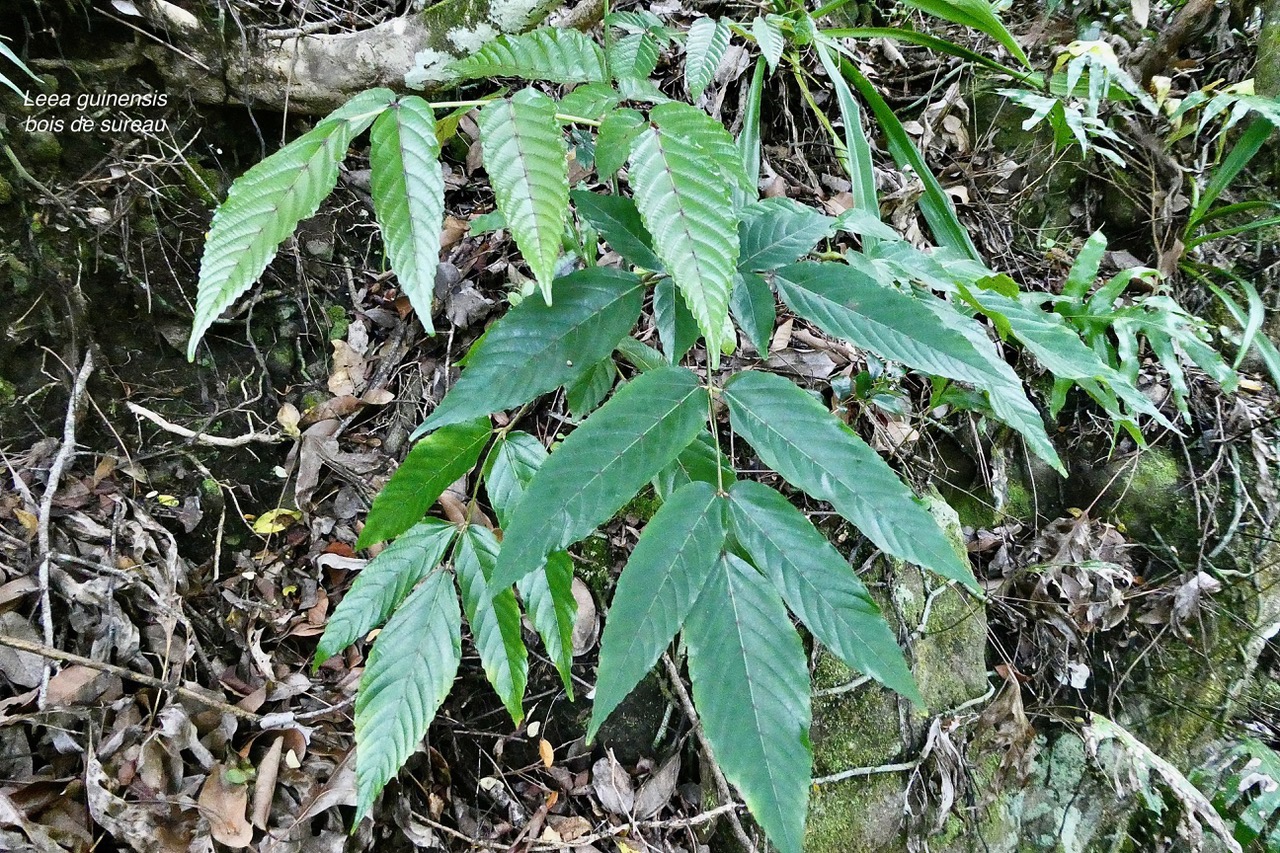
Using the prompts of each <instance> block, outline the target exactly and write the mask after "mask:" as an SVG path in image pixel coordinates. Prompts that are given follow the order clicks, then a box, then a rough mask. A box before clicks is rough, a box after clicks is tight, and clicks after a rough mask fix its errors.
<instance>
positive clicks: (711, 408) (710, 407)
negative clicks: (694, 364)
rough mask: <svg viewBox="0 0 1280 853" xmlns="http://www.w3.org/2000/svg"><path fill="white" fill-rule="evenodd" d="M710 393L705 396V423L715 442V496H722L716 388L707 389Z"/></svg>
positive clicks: (722, 476)
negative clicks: (708, 426)
mask: <svg viewBox="0 0 1280 853" xmlns="http://www.w3.org/2000/svg"><path fill="white" fill-rule="evenodd" d="M708 390H709V391H711V392H712V393H709V394H707V422H708V424H709V425H710V427H711V437H712V438H713V439H715V442H716V494H718V495H723V494H724V493H725V491H724V466H722V465H721V464H720V458H721V457H722V456H723V455H724V454H723V453H722V452H721V450H720V430H718V429H716V404H715V399H714V396H713V395H714V392H715V391H718V390H719V389H718V388H714V387H710V388H708Z"/></svg>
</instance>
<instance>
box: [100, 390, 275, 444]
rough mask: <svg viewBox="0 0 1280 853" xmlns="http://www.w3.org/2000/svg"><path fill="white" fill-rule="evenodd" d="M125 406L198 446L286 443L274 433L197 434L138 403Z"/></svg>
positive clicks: (126, 403)
mask: <svg viewBox="0 0 1280 853" xmlns="http://www.w3.org/2000/svg"><path fill="white" fill-rule="evenodd" d="M125 405H126V406H127V407H128V408H129V411H131V412H133V413H134V414H135V415H137V416H138V417H140V418H146V419H147V420H149V421H151V422H152V423H153V424H155V425H156V426H158V427H160V429H162V430H164V431H165V432H171V433H173V434H174V435H180V436H182V437H183V438H189V439H191V440H192V441H194V442H195V443H196V444H207V445H209V446H210V447H244V446H245V445H246V444H254V443H255V442H256V443H258V444H279V443H280V442H282V441H284V436H282V435H276V434H274V433H263V432H249V433H246V434H245V435H238V436H236V437H235V438H223V437H222V436H220V435H206V434H204V433H202V432H196V431H195V430H193V429H188V428H186V427H184V426H178V425H177V424H175V423H170V422H169V421H167V420H165V419H164V418H163V417H161V416H160V415H158V414H156V413H155V412H153V411H151V410H150V409H148V408H145V407H143V406H139V405H138V404H137V403H134V402H131V401H126V402H125Z"/></svg>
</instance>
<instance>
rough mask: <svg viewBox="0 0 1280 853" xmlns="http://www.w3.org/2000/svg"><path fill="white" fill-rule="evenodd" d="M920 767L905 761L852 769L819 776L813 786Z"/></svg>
mask: <svg viewBox="0 0 1280 853" xmlns="http://www.w3.org/2000/svg"><path fill="white" fill-rule="evenodd" d="M919 766H920V762H919V761H904V762H902V763H901V764H881V765H879V766H878V767H851V768H849V769H848V770H841V771H840V772H839V773H832V774H831V775H830V776H819V777H818V778H817V779H814V780H813V784H815V785H829V784H831V783H832V782H842V781H844V780H845V779H853V778H855V777H857V776H874V775H875V774H877V773H902V772H905V771H907V770H915V769H916V768H917V767H919Z"/></svg>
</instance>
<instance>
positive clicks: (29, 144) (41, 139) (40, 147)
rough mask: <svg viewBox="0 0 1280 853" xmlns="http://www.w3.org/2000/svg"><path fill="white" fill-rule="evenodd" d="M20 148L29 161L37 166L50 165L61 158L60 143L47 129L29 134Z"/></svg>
mask: <svg viewBox="0 0 1280 853" xmlns="http://www.w3.org/2000/svg"><path fill="white" fill-rule="evenodd" d="M22 148H23V151H24V152H25V153H26V155H27V157H28V158H29V159H30V160H31V162H32V163H34V164H36V165H39V166H51V165H53V164H55V163H57V162H58V160H60V159H61V158H62V143H61V142H59V141H58V137H56V136H54V135H53V134H52V133H49V132H48V131H44V130H38V131H35V132H34V133H31V134H29V135H28V136H27V139H26V144H25V145H23V146H22Z"/></svg>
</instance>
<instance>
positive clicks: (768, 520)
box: [729, 481, 924, 705]
mask: <svg viewBox="0 0 1280 853" xmlns="http://www.w3.org/2000/svg"><path fill="white" fill-rule="evenodd" d="M729 518H730V520H731V524H732V529H733V534H734V536H735V537H736V538H737V540H738V544H740V545H741V546H742V547H743V548H744V549H745V550H746V552H747V555H748V556H749V557H750V558H751V562H753V563H755V564H756V565H757V566H759V567H760V569H761V570H762V571H763V572H764V573H765V575H767V576H768V578H769V580H770V581H772V582H773V585H774V587H775V588H777V590H778V592H779V593H781V594H782V597H783V598H784V599H785V600H786V602H787V606H788V607H790V608H791V611H792V612H793V613H795V614H796V615H797V616H799V617H800V621H801V622H803V623H804V624H805V626H806V627H807V628H808V629H809V630H810V631H812V632H813V635H814V636H815V637H817V638H818V640H820V641H821V642H822V644H823V645H824V646H826V647H827V648H828V649H830V650H831V651H832V652H833V653H834V654H835V655H836V657H838V658H840V659H841V660H842V661H844V662H845V663H846V664H848V665H849V666H850V667H852V668H853V669H856V670H858V671H860V672H864V673H866V674H867V675H870V676H871V677H872V678H874V679H875V680H876V681H879V682H880V683H881V684H883V685H884V686H885V687H888V688H889V689H891V690H896V691H898V692H899V693H901V694H902V695H903V696H906V697H907V698H908V699H910V700H911V701H913V702H916V703H917V704H920V705H923V704H924V700H923V699H922V698H921V696H920V691H919V690H918V689H917V688H916V682H915V679H914V678H912V677H911V670H910V669H908V668H907V661H906V659H905V658H904V657H903V655H902V649H900V648H898V642H897V640H896V639H895V638H894V636H893V631H891V630H890V629H889V626H888V624H887V623H886V622H885V621H884V617H883V616H882V615H881V614H880V608H879V607H877V606H876V603H875V602H874V601H872V600H871V596H870V594H868V592H867V588H866V587H865V586H864V585H863V583H862V581H861V580H860V579H859V578H858V576H857V575H856V574H854V572H853V568H852V567H851V566H850V565H849V562H848V561H847V560H845V559H844V557H842V556H840V552H839V551H837V550H836V549H835V547H833V546H832V544H831V543H830V542H828V541H827V537H825V536H823V535H822V534H821V533H820V532H819V531H818V529H817V528H815V527H814V526H813V524H812V523H811V522H810V521H809V519H807V518H805V516H804V513H802V512H801V511H800V510H798V509H796V508H795V507H794V506H792V505H791V503H790V502H789V501H788V500H787V499H786V498H784V497H783V496H782V495H780V494H779V493H778V492H776V491H774V490H773V489H771V488H769V487H768V486H765V485H762V484H760V483H753V482H749V481H745V482H741V483H738V484H737V485H735V486H734V487H733V489H732V491H730V493H729Z"/></svg>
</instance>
